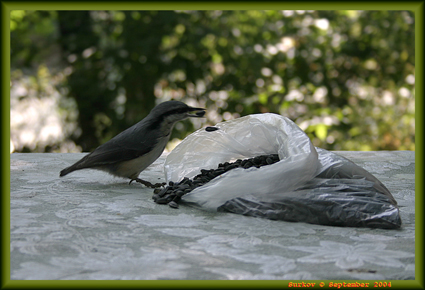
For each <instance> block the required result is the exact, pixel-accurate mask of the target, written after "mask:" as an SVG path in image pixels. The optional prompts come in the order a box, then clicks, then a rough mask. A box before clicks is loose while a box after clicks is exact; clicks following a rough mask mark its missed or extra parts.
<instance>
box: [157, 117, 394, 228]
mask: <svg viewBox="0 0 425 290" xmlns="http://www.w3.org/2000/svg"><path fill="white" fill-rule="evenodd" d="M215 127H217V128H219V130H216V131H212V132H207V131H206V130H204V129H200V130H198V131H196V132H194V133H192V134H191V135H189V136H187V137H186V138H185V139H184V140H183V141H182V142H181V143H180V144H179V145H177V146H176V147H175V148H174V150H173V151H172V152H171V153H170V154H169V155H168V156H167V159H166V161H165V165H164V171H165V177H166V180H167V182H168V181H174V182H178V181H180V180H181V179H183V178H184V177H188V178H193V177H194V176H196V175H197V174H199V173H200V170H201V169H212V168H217V166H218V164H219V163H224V162H226V161H227V162H231V161H235V160H236V159H246V158H252V157H255V156H258V155H266V154H276V153H277V154H278V155H279V158H280V161H279V162H277V163H274V164H271V165H267V166H262V167H260V168H255V167H253V168H249V169H242V168H236V169H232V170H230V171H228V172H226V173H224V174H222V175H220V176H218V177H216V178H214V179H213V180H211V181H210V182H208V183H207V184H205V185H203V186H201V187H198V188H195V189H194V190H193V191H191V192H189V193H188V194H186V195H184V196H183V197H182V200H181V202H184V203H187V204H189V205H192V206H196V207H200V208H202V209H205V210H214V211H225V212H232V213H237V214H243V215H248V216H255V217H263V218H268V219H273V220H284V221H294V222H295V221H296V222H307V223H314V224H321V225H333V226H353V227H374V228H376V227H377V228H387V229H390V228H399V227H400V226H401V219H400V216H399V210H398V207H397V202H396V201H395V199H394V197H393V196H392V195H391V193H390V192H389V190H388V189H387V188H386V187H385V186H384V185H383V184H382V183H381V182H380V181H379V180H378V179H377V178H376V177H374V176H373V175H372V174H371V173H369V172H368V171H366V170H365V169H363V168H361V167H359V166H357V165H356V164H355V163H353V162H351V161H350V160H348V159H346V158H344V157H342V156H339V155H337V154H335V153H332V152H330V151H327V150H324V149H321V148H316V147H314V145H313V144H312V143H311V141H310V139H309V138H308V136H307V135H306V134H305V133H304V131H302V130H301V129H300V128H299V127H298V126H297V125H296V124H295V123H293V122H292V121H291V120H290V119H288V118H286V117H283V116H280V115H277V114H272V113H266V114H254V115H248V116H245V117H241V118H238V119H235V120H230V121H226V122H221V123H218V124H216V125H215Z"/></svg>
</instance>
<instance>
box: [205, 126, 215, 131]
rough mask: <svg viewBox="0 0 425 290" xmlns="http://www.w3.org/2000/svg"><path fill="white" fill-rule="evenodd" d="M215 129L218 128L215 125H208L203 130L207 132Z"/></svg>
mask: <svg viewBox="0 0 425 290" xmlns="http://www.w3.org/2000/svg"><path fill="white" fill-rule="evenodd" d="M217 130H218V128H217V127H211V126H208V127H206V128H205V131H207V132H213V131H217Z"/></svg>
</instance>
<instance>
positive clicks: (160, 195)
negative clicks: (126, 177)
mask: <svg viewBox="0 0 425 290" xmlns="http://www.w3.org/2000/svg"><path fill="white" fill-rule="evenodd" d="M278 161H279V156H278V155H277V154H270V155H260V156H256V157H253V158H249V159H244V160H241V159H238V160H236V161H235V162H232V163H229V162H225V163H220V164H219V165H218V168H217V169H209V170H207V169H201V173H200V174H198V175H196V176H195V177H194V178H193V179H189V178H187V177H185V178H183V180H182V181H180V182H178V183H177V182H176V183H174V182H172V181H170V182H169V185H168V186H167V187H165V188H163V189H155V190H154V194H153V196H152V198H153V200H154V201H155V202H156V203H159V204H168V205H169V206H170V207H173V208H178V207H179V206H178V202H179V201H180V199H181V197H182V196H183V195H185V194H187V193H189V192H191V191H192V190H193V189H195V188H197V187H199V186H202V185H204V184H206V183H207V182H209V181H210V180H212V179H214V178H215V177H217V176H220V175H221V174H223V173H225V172H227V171H229V170H232V169H235V168H244V169H247V168H250V167H254V166H255V167H257V168H259V167H261V166H264V165H269V164H273V163H276V162H278Z"/></svg>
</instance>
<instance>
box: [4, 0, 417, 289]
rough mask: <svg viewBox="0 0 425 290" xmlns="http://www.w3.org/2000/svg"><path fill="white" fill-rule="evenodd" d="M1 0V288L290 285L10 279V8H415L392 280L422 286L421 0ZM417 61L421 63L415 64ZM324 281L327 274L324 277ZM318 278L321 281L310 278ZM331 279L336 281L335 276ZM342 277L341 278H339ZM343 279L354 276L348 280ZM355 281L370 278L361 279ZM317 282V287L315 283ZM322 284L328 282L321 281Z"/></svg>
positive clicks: (271, 285)
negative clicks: (402, 194) (401, 236)
mask: <svg viewBox="0 0 425 290" xmlns="http://www.w3.org/2000/svg"><path fill="white" fill-rule="evenodd" d="M0 2H1V5H0V7H1V11H0V12H1V13H0V15H1V32H2V33H1V37H2V46H1V63H2V70H1V76H2V78H1V81H2V90H1V93H2V98H1V108H2V114H1V122H2V134H1V137H2V140H1V145H2V147H1V148H2V150H1V161H2V171H1V173H2V174H1V178H2V182H1V189H2V193H3V194H2V200H1V204H2V210H1V218H2V240H1V241H2V247H1V251H2V253H1V257H2V261H1V262H2V264H1V265H2V271H1V288H2V289H10V288H27V289H29V288H34V289H36V288H42V289H48V288H59V287H61V288H76V287H93V288H100V287H101V288H105V289H110V288H117V287H120V288H124V287H125V288H134V287H138V288H140V287H156V288H162V287H164V288H165V287H167V288H185V289H192V288H219V287H232V288H243V289H250V288H288V283H287V281H203V280H202V281H56V280H55V281H19V280H10V268H9V266H10V246H9V245H10V214H9V213H10V194H9V193H10V153H9V152H10V151H8V148H9V146H10V140H8V139H9V136H10V98H9V96H10V90H9V83H10V81H9V79H10V58H9V55H10V31H9V23H10V22H9V21H10V20H9V15H10V11H11V10H15V9H17V10H96V9H98V10H135V9H139V10H174V9H179V10H212V9H218V10H237V9H244V10H249V9H261V10H263V9H264V10H267V9H271V10H275V9H288V10H295V9H302V10H306V9H309V10H342V9H344V10H411V11H414V12H415V23H416V26H415V33H416V40H415V51H416V67H415V70H416V72H415V74H416V79H417V80H419V81H417V82H416V110H415V112H416V126H417V128H418V129H419V130H417V131H416V138H415V139H416V151H415V154H416V156H415V158H416V168H415V169H416V193H420V194H416V209H415V211H416V280H411V281H398V280H393V281H391V282H392V287H391V288H400V289H423V288H424V280H423V277H422V275H421V274H420V273H423V270H424V269H423V254H424V253H423V228H422V227H421V226H419V225H423V224H422V221H423V218H424V217H423V178H422V176H423V147H424V143H423V131H422V129H423V127H422V124H423V121H424V119H423V114H424V111H423V101H424V100H423V99H424V98H423V96H424V94H423V83H422V82H421V80H422V79H423V76H424V75H423V61H424V58H423V54H424V53H423V52H424V46H423V32H424V31H423V25H424V22H423V16H424V2H423V1H400V2H387V3H386V2H358V1H347V2H325V3H324V2H318V1H297V2H283V1H281V2H271V1H265V2H258V3H257V2H233V1H225V2H224V1H216V2H213V1H211V2H206V1H204V2H177V1H155V2H129V1H125V2H124V1H123V2H116V3H114V2H112V1H111V2H77V1H67V2H47V1H0ZM418 64H419V65H418ZM325 281H326V280H325ZM308 282H317V283H319V282H321V281H318V280H317V281H308ZM333 282H338V281H337V280H336V281H333ZM339 282H341V281H339ZM344 282H354V280H350V281H349V280H347V281H344ZM359 282H372V281H368V280H361V281H359ZM315 288H319V287H317V286H316V287H315ZM325 288H326V287H325Z"/></svg>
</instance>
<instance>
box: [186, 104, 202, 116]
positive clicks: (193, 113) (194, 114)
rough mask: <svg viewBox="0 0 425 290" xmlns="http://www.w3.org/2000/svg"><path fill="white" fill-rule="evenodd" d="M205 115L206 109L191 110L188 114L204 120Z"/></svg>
mask: <svg viewBox="0 0 425 290" xmlns="http://www.w3.org/2000/svg"><path fill="white" fill-rule="evenodd" d="M204 115H205V109H203V108H192V107H191V108H190V111H189V112H188V113H187V116H189V117H195V118H202V117H203V116H204Z"/></svg>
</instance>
